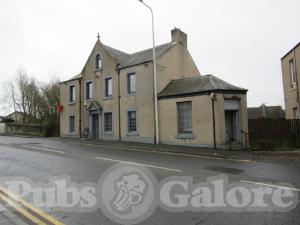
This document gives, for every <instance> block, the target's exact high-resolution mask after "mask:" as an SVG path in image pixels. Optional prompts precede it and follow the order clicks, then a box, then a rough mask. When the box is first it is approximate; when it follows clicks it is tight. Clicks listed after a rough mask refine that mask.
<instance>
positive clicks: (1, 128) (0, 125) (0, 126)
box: [0, 123, 5, 134]
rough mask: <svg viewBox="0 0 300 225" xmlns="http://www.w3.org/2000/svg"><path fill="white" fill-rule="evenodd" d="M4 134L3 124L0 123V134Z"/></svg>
mask: <svg viewBox="0 0 300 225" xmlns="http://www.w3.org/2000/svg"><path fill="white" fill-rule="evenodd" d="M4 133H5V123H0V134H4Z"/></svg>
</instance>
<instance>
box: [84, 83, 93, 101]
mask: <svg viewBox="0 0 300 225" xmlns="http://www.w3.org/2000/svg"><path fill="white" fill-rule="evenodd" d="M86 98H87V99H91V98H93V83H92V82H87V83H86Z"/></svg>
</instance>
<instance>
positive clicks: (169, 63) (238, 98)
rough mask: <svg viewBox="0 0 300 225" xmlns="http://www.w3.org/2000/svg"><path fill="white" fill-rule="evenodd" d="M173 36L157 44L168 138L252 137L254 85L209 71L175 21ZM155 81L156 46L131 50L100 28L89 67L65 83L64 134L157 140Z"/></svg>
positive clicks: (205, 142)
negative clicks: (111, 42)
mask: <svg viewBox="0 0 300 225" xmlns="http://www.w3.org/2000/svg"><path fill="white" fill-rule="evenodd" d="M171 38H172V40H171V42H169V43H166V44H163V45H160V46H157V47H156V58H157V85H158V90H157V91H158V113H159V139H160V143H162V144H176V145H193V146H206V147H211V146H212V145H213V143H214V140H215V142H216V144H217V147H224V146H226V143H227V142H228V141H233V142H237V143H240V144H245V140H246V138H244V136H243V132H247V130H248V116H247V99H246V94H247V90H246V89H243V88H239V87H236V86H234V85H231V84H229V83H227V82H225V81H223V80H221V79H219V78H217V77H215V76H213V75H203V76H202V75H201V74H200V72H199V70H198V68H197V67H196V64H195V62H194V61H193V58H192V57H191V55H190V53H189V51H188V48H187V35H186V34H185V33H184V32H182V31H181V30H179V29H177V28H175V29H173V30H172V32H171ZM153 86H154V83H153V61H152V49H147V50H143V51H139V52H136V53H133V54H128V53H125V52H122V51H119V50H116V49H114V48H111V47H109V46H107V45H104V44H103V43H102V42H101V41H100V39H99V36H98V40H97V41H96V44H95V46H94V48H93V50H92V52H91V54H90V56H89V58H88V60H87V62H86V64H85V66H84V67H83V70H82V71H81V73H80V74H78V75H76V76H74V77H73V78H71V79H69V80H67V81H64V82H62V83H61V85H60V95H61V96H60V99H61V104H62V105H63V110H62V112H61V113H60V134H61V136H64V137H78V138H79V137H84V138H94V139H104V140H120V141H133V142H143V143H155V135H156V134H155V118H154V92H153V89H154V88H153ZM212 96H213V98H212ZM212 105H214V109H215V113H214V116H213V113H212V111H213V110H212V109H213V107H212ZM213 118H214V119H213ZM213 121H215V129H214V126H213ZM214 130H215V132H213V131H214ZM213 133H215V135H213ZM214 136H215V138H214Z"/></svg>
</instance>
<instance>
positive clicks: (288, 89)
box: [281, 42, 300, 119]
mask: <svg viewBox="0 0 300 225" xmlns="http://www.w3.org/2000/svg"><path fill="white" fill-rule="evenodd" d="M281 68H282V80H283V91H284V102H285V112H286V119H300V90H299V81H300V42H299V43H298V44H297V45H296V46H295V47H294V48H292V49H291V50H290V51H289V52H288V53H286V54H285V55H284V56H283V57H282V58H281Z"/></svg>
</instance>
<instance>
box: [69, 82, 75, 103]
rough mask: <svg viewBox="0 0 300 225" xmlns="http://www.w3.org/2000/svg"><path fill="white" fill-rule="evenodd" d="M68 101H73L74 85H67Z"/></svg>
mask: <svg viewBox="0 0 300 225" xmlns="http://www.w3.org/2000/svg"><path fill="white" fill-rule="evenodd" d="M69 102H75V85H71V86H70V87H69Z"/></svg>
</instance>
